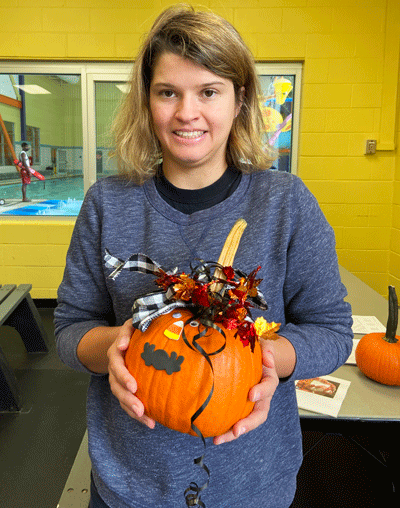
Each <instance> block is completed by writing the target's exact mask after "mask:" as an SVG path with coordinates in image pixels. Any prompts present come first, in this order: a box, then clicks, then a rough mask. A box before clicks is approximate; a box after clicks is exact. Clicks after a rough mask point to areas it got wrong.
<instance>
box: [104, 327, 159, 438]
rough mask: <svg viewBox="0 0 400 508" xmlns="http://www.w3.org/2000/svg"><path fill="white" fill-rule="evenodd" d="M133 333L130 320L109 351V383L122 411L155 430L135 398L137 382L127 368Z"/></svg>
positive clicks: (139, 402) (151, 420)
mask: <svg viewBox="0 0 400 508" xmlns="http://www.w3.org/2000/svg"><path fill="white" fill-rule="evenodd" d="M132 333H133V326H132V319H128V320H127V321H126V322H125V323H124V324H123V325H122V326H121V330H120V332H119V334H118V337H117V338H116V340H115V341H114V342H113V344H112V345H111V347H110V348H109V349H108V351H107V357H108V373H109V383H110V387H111V391H112V393H113V394H114V395H115V396H116V397H117V399H118V400H119V403H120V405H121V407H122V409H123V410H124V411H126V412H127V413H128V415H129V416H130V417H131V418H134V419H135V420H138V421H139V422H141V423H143V424H144V425H147V427H149V428H150V429H153V428H154V426H155V421H154V420H153V419H152V418H150V417H148V416H146V415H145V414H144V406H143V404H142V402H141V401H140V400H139V399H138V398H137V397H136V396H135V393H136V390H137V383H136V380H135V378H134V377H133V376H132V375H131V374H130V372H129V371H128V369H127V368H126V366H125V352H126V350H127V349H128V346H129V341H130V339H131V336H132Z"/></svg>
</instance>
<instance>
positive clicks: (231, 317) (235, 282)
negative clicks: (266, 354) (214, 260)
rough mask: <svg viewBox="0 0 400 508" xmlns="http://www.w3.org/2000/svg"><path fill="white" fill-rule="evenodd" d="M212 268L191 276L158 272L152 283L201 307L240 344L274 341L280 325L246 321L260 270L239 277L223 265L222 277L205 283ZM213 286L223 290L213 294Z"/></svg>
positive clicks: (208, 318) (231, 269) (255, 293)
mask: <svg viewBox="0 0 400 508" xmlns="http://www.w3.org/2000/svg"><path fill="white" fill-rule="evenodd" d="M211 266H212V267H214V266H216V265H207V264H206V265H203V268H202V270H200V271H198V270H194V271H193V273H192V274H191V275H187V274H185V273H182V274H179V275H174V274H168V273H166V272H164V271H163V270H162V269H159V271H158V274H157V276H158V278H157V279H156V281H155V282H156V284H157V285H158V286H159V287H161V288H162V289H164V291H167V290H168V289H169V288H172V289H173V292H174V294H173V299H175V300H182V301H185V302H188V303H190V304H191V306H193V307H195V308H197V309H199V308H201V309H202V312H201V313H202V314H203V316H204V317H205V318H206V319H207V320H210V321H212V322H213V323H218V324H221V325H222V326H223V327H224V328H226V329H227V330H236V333H237V335H238V337H239V338H240V340H241V341H242V343H243V345H244V346H247V345H250V347H251V349H252V350H254V345H255V341H256V339H257V338H268V339H272V338H275V336H274V333H275V332H276V331H277V330H278V329H279V324H277V323H274V322H273V323H267V322H266V321H265V319H263V318H258V319H257V320H256V322H255V323H253V322H252V321H249V320H247V319H246V318H247V316H248V315H249V310H250V308H251V307H252V304H251V302H250V301H249V299H253V298H256V297H257V295H258V290H257V287H258V286H259V284H260V282H261V281H262V279H257V278H256V275H257V273H258V271H259V270H260V268H261V267H258V268H256V269H255V270H253V271H252V272H251V273H250V274H249V275H244V274H243V275H242V276H240V277H238V276H237V273H236V272H235V270H233V268H232V267H231V266H223V267H220V269H221V272H222V278H218V277H215V276H214V277H207V278H206V280H204V275H205V271H207V270H209V269H210V267H211ZM204 267H205V268H204ZM216 285H223V287H224V290H223V291H214V288H215V287H216Z"/></svg>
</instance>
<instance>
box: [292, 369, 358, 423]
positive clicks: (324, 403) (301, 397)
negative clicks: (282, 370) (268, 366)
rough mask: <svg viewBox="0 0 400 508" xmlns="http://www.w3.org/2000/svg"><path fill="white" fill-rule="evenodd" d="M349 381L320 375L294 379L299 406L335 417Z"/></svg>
mask: <svg viewBox="0 0 400 508" xmlns="http://www.w3.org/2000/svg"><path fill="white" fill-rule="evenodd" d="M349 386H350V381H347V380H345V379H339V378H335V377H333V376H320V377H315V378H311V379H301V380H298V381H296V396H297V404H298V406H299V408H301V409H306V410H308V411H314V412H315V413H320V414H327V415H330V416H334V417H337V416H338V414H339V411H340V407H341V405H342V402H343V400H344V398H345V396H346V393H347V390H348V388H349Z"/></svg>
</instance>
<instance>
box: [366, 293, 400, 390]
mask: <svg viewBox="0 0 400 508" xmlns="http://www.w3.org/2000/svg"><path fill="white" fill-rule="evenodd" d="M397 324H398V302H397V295H396V291H395V288H394V287H393V286H389V316H388V322H387V326H386V333H369V334H367V335H364V337H363V338H362V339H361V340H360V342H359V343H358V345H357V348H356V363H357V365H358V367H359V369H360V370H361V371H362V372H363V373H364V374H365V375H366V376H367V377H369V378H371V379H373V380H374V381H378V383H382V384H385V385H396V386H400V336H399V335H396V330H397Z"/></svg>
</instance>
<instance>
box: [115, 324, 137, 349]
mask: <svg viewBox="0 0 400 508" xmlns="http://www.w3.org/2000/svg"><path fill="white" fill-rule="evenodd" d="M132 333H133V326H132V321H131V320H130V319H129V320H128V321H125V323H124V324H123V325H122V327H121V332H120V336H119V337H118V339H117V340H116V345H117V348H118V349H119V350H120V351H126V350H127V349H128V347H129V343H130V341H131V337H132Z"/></svg>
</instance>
